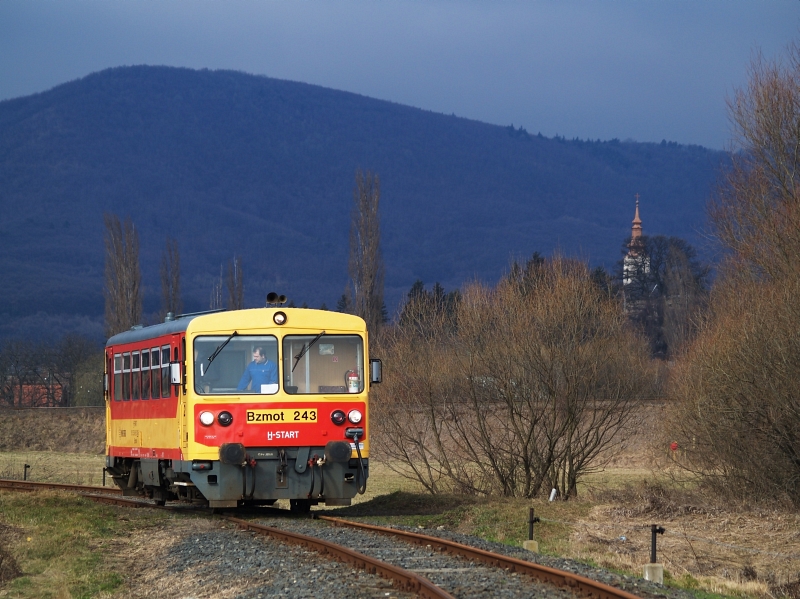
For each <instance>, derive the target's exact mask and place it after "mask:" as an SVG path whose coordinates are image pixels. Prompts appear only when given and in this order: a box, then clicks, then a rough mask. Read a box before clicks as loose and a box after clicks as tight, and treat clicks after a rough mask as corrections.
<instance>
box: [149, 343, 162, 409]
mask: <svg viewBox="0 0 800 599" xmlns="http://www.w3.org/2000/svg"><path fill="white" fill-rule="evenodd" d="M159 355H160V354H159V350H158V348H157V347H154V348H153V349H151V350H150V356H151V358H152V361H151V362H150V367H151V368H152V370H151V371H150V372H151V374H152V377H153V399H158V398H159V397H161V369H160V368H159V364H161V360H159V359H158V358H159Z"/></svg>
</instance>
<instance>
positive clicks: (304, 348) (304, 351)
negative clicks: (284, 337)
mask: <svg viewBox="0 0 800 599" xmlns="http://www.w3.org/2000/svg"><path fill="white" fill-rule="evenodd" d="M324 334H325V331H322V332H321V333H320V334H319V335H317V336H316V337H314V338H313V339H312V340H311V343H309V344H308V346H306V345H305V344H303V349H301V350H300V353H299V354H297V355H296V356H295V357H294V366H292V372H294V369H295V368H297V363H298V362H300V358H302V357H303V356H305V355H306V353H308V350H310V349H311V346H312V345H314V344H315V343H316V342H317V341H319V338H320V337H322V336H323V335H324Z"/></svg>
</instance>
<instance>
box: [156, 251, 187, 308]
mask: <svg viewBox="0 0 800 599" xmlns="http://www.w3.org/2000/svg"><path fill="white" fill-rule="evenodd" d="M160 274H161V318H162V319H163V318H164V316H166V314H167V313H168V312H172V313H173V314H180V313H181V312H183V302H182V301H181V257H180V253H179V251H178V240H177V239H173V238H172V237H167V243H166V246H165V248H164V253H163V254H162V256H161V272H160Z"/></svg>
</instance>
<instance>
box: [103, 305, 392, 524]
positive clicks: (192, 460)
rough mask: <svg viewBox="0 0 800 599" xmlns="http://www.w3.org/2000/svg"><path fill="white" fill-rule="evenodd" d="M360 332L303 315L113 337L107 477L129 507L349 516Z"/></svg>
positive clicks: (285, 312) (362, 385) (362, 396)
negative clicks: (276, 506) (277, 506)
mask: <svg viewBox="0 0 800 599" xmlns="http://www.w3.org/2000/svg"><path fill="white" fill-rule="evenodd" d="M367 352H368V348H367V336H366V328H365V324H364V321H363V320H361V319H359V318H357V317H354V316H350V315H344V314H339V313H333V312H326V311H318V310H306V309H279V308H261V309H255V310H240V311H230V312H218V313H214V314H203V315H193V316H188V317H185V318H178V319H175V320H174V321H171V322H165V323H163V324H161V325H156V326H153V327H147V328H139V329H135V330H131V331H127V332H125V333H122V334H120V335H117V336H115V337H113V338H111V339H110V340H109V342H108V344H107V349H106V391H107V393H106V399H107V403H106V410H107V416H108V418H107V467H108V470H109V472H111V474H112V476H113V477H114V480H115V482H116V483H117V484H118V485H119V486H120V487H121V488H122V489H123V492H124V493H126V494H140V495H141V494H143V495H146V496H149V497H152V498H154V499H156V500H158V501H160V502H163V501H165V500H167V499H172V498H183V499H189V500H193V501H200V502H206V503H208V504H209V505H211V506H212V507H235V506H237V505H241V504H243V503H253V504H256V503H272V502H274V501H275V500H277V499H289V500H290V501H291V505H292V507H293V509H294V508H298V509H308V508H309V507H310V505H312V504H315V503H319V502H324V503H326V504H327V505H346V504H349V503H350V499H351V498H352V497H353V496H355V494H356V493H357V492H363V491H364V489H365V486H366V480H367V477H368V462H369V460H368V457H369V429H368V391H369V386H370V384H371V383H376V382H380V379H381V364H380V361H379V360H368V359H367V358H366V356H367V355H368V353H367Z"/></svg>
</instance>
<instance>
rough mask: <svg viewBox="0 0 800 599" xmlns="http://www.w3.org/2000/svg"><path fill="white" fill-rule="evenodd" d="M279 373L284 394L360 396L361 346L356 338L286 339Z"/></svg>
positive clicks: (332, 336)
mask: <svg viewBox="0 0 800 599" xmlns="http://www.w3.org/2000/svg"><path fill="white" fill-rule="evenodd" d="M231 343H233V342H231ZM283 372H284V377H285V389H286V392H287V393H297V394H309V393H360V392H361V391H363V390H364V343H363V341H362V339H361V337H359V336H358V335H326V334H324V332H323V333H320V334H315V335H288V336H286V337H284V339H283Z"/></svg>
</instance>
